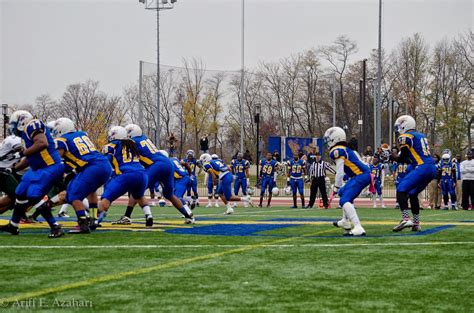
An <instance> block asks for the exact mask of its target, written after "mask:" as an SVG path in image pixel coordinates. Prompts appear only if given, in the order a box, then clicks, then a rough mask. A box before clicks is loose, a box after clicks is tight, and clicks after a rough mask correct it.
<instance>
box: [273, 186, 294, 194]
mask: <svg viewBox="0 0 474 313" xmlns="http://www.w3.org/2000/svg"><path fill="white" fill-rule="evenodd" d="M272 191H273V190H272ZM291 194H293V191H292V190H291V186H286V187H285V195H287V196H289V195H291Z"/></svg>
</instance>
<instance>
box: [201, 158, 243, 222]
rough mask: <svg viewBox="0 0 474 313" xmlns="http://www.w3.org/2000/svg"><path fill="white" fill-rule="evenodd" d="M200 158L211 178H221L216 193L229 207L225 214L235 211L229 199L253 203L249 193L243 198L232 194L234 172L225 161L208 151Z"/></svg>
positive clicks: (214, 179) (215, 179)
mask: <svg viewBox="0 0 474 313" xmlns="http://www.w3.org/2000/svg"><path fill="white" fill-rule="evenodd" d="M199 160H200V161H201V163H202V168H203V169H204V171H206V172H207V173H208V174H209V176H210V179H212V180H213V181H214V182H216V181H217V180H219V187H218V188H217V192H216V193H217V194H218V195H220V197H221V199H222V201H223V202H224V204H225V206H226V208H227V209H226V211H225V212H224V214H232V213H234V209H233V208H232V206H231V204H230V202H229V201H241V200H243V201H244V202H246V203H249V204H251V198H250V196H248V195H247V196H245V197H242V198H241V197H237V196H234V195H232V180H233V179H232V173H231V172H229V168H228V167H227V165H226V164H225V163H224V161H222V160H220V159H214V158H212V157H211V156H210V155H209V154H208V153H204V154H202V155H201V157H200V158H199Z"/></svg>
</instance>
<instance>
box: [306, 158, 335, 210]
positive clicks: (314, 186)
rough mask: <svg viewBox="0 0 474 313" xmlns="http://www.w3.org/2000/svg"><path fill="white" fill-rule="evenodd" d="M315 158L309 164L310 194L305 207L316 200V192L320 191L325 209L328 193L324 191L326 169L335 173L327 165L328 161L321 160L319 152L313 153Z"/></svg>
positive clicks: (327, 205) (311, 204)
mask: <svg viewBox="0 0 474 313" xmlns="http://www.w3.org/2000/svg"><path fill="white" fill-rule="evenodd" d="M315 158H316V160H315V161H314V162H313V163H311V165H310V166H309V177H310V179H311V194H310V196H309V205H308V206H307V208H312V207H313V205H314V201H315V200H316V194H317V193H318V188H319V192H320V193H321V198H322V199H323V206H324V208H325V209H327V208H328V207H329V204H328V195H327V193H326V171H329V172H331V173H333V174H335V173H336V171H334V169H333V168H332V167H331V166H330V165H329V163H327V162H324V161H323V160H321V154H320V153H319V152H316V153H315Z"/></svg>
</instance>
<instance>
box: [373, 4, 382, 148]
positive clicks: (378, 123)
mask: <svg viewBox="0 0 474 313" xmlns="http://www.w3.org/2000/svg"><path fill="white" fill-rule="evenodd" d="M377 54H378V62H377V95H376V99H377V107H376V120H375V121H376V123H375V124H376V125H375V128H376V132H375V134H376V140H375V143H376V146H375V147H374V148H376V147H379V146H380V145H381V144H382V142H381V134H382V118H381V116H382V114H381V111H382V0H379V46H378V51H377Z"/></svg>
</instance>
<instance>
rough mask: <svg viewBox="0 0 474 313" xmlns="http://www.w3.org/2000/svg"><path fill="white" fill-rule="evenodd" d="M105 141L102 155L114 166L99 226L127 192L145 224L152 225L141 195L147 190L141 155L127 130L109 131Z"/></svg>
mask: <svg viewBox="0 0 474 313" xmlns="http://www.w3.org/2000/svg"><path fill="white" fill-rule="evenodd" d="M108 141H109V143H108V144H107V145H106V146H104V148H103V150H104V151H103V152H104V154H105V155H106V156H107V157H108V159H109V161H110V163H111V164H112V166H113V170H114V173H113V174H114V175H113V176H112V178H111V179H110V180H109V181H108V182H107V184H106V185H105V187H104V194H103V195H102V199H101V200H100V203H99V212H100V215H99V220H98V223H100V222H101V221H102V220H103V219H104V218H105V216H106V214H107V210H108V209H109V207H110V204H111V203H112V202H113V201H115V200H116V199H117V198H119V197H120V196H121V195H123V194H124V193H126V192H128V193H130V197H131V198H132V199H133V200H134V201H136V202H138V204H139V205H140V206H141V207H142V208H143V212H144V213H145V220H146V221H147V223H146V225H147V226H153V217H152V215H151V210H150V207H149V206H148V203H147V201H146V199H145V196H144V195H145V190H146V189H147V187H148V176H147V174H146V172H145V168H144V167H143V166H142V165H141V164H140V153H139V152H138V149H137V146H136V145H135V142H134V141H133V140H131V139H129V138H128V136H127V131H126V130H125V128H124V127H121V126H114V127H112V128H110V130H109V133H108ZM149 221H151V223H150V222H149Z"/></svg>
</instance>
